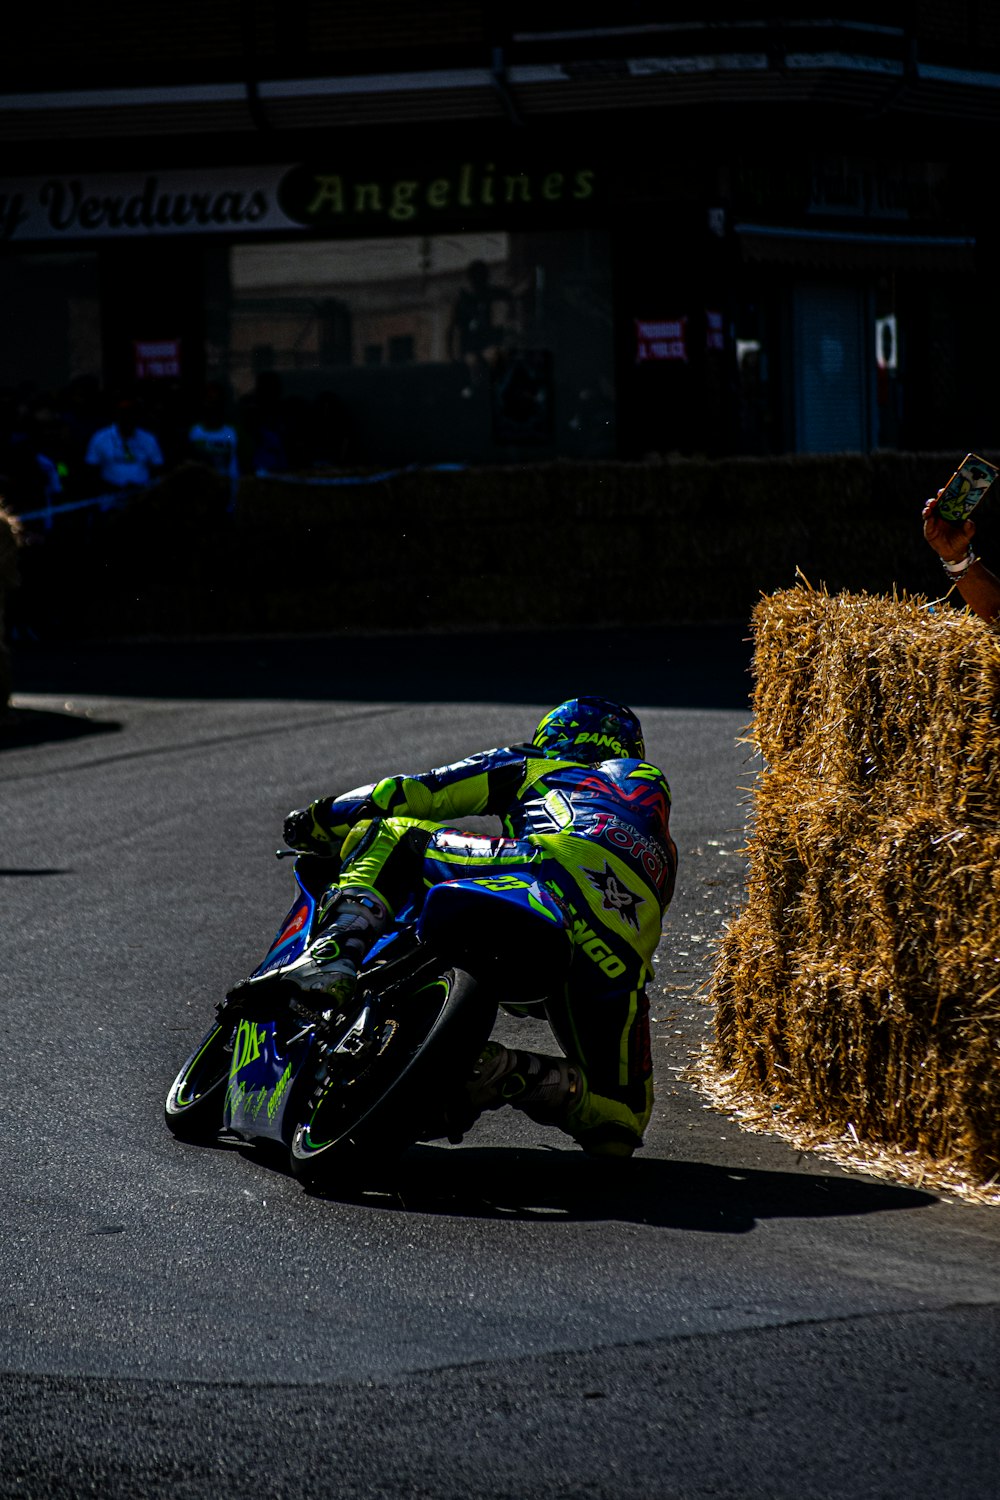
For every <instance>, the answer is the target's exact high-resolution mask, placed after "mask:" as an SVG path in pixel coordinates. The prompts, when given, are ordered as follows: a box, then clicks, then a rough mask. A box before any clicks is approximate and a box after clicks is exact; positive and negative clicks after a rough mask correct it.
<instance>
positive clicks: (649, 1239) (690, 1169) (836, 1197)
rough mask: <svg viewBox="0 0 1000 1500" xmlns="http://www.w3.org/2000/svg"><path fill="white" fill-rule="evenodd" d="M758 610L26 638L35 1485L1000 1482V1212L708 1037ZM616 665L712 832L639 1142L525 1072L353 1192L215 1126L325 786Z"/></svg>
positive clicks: (27, 1306) (739, 812)
mask: <svg viewBox="0 0 1000 1500" xmlns="http://www.w3.org/2000/svg"><path fill="white" fill-rule="evenodd" d="M740 634H741V633H740V632H738V631H737V632H733V631H728V630H725V629H722V628H720V629H718V630H714V631H712V630H707V631H703V632H659V633H656V634H655V635H650V634H649V633H646V634H645V635H644V636H642V637H633V636H632V635H631V634H629V633H628V632H624V631H622V632H602V633H596V632H595V633H594V634H592V635H589V636H585V637H581V636H568V635H567V636H560V637H549V638H539V639H533V638H530V637H520V638H489V637H482V638H477V639H464V638H458V637H449V638H440V639H439V640H436V641H428V642H423V643H421V650H420V662H419V663H417V662H415V661H412V660H410V661H407V660H406V655H407V652H409V654H410V656H411V657H415V656H416V654H417V653H416V650H415V649H414V643H408V642H403V641H390V640H381V641H363V640H352V639H350V638H348V637H341V638H340V639H338V640H335V641H328V642H296V643H285V644H284V645H281V644H279V643H270V644H262V643H256V642H244V643H236V644H234V645H231V646H228V647H213V648H207V647H204V646H201V647H198V646H194V645H190V646H182V647H172V648H169V649H165V648H162V647H155V646H146V647H142V648H140V647H133V648H127V649H126V648H117V649H111V648H108V649H104V650H101V649H98V648H93V647H86V648H84V647H81V648H79V649H74V648H71V647H62V648H59V647H55V646H51V647H35V648H31V649H28V648H23V649H22V650H21V651H20V652H19V653H18V656H17V659H16V662H15V669H16V685H17V697H16V699H15V704H16V710H17V711H16V714H15V717H14V722H13V723H12V724H11V725H10V726H8V728H7V730H6V734H5V738H4V740H3V749H2V751H0V805H2V809H3V817H2V824H0V827H2V830H3V833H2V845H0V889H2V892H3V895H4V897H5V900H4V913H5V921H4V929H3V930H4V938H5V940H4V943H3V948H2V950H0V970H2V974H3V987H2V999H0V1005H2V1014H3V1019H4V1027H5V1032H6V1037H7V1042H8V1046H7V1052H6V1061H5V1069H4V1081H3V1103H4V1108H3V1111H2V1114H0V1139H2V1157H0V1159H2V1160H3V1162H4V1167H5V1170H4V1181H5V1186H6V1199H5V1205H4V1207H5V1214H4V1224H3V1228H2V1230H0V1287H2V1289H3V1291H2V1294H0V1295H2V1298H3V1307H4V1317H3V1319H2V1322H0V1496H3V1497H7V1496H28V1497H39V1500H40V1497H42V1496H57V1497H60V1496H73V1497H76V1496H84V1495H87V1496H89V1495H96V1496H101V1497H111V1500H118V1497H121V1500H132V1497H146V1496H151V1497H159V1496H167V1495H169V1496H171V1497H172V1500H188V1497H191V1500H204V1497H208V1496H216V1495H225V1496H227V1497H233V1500H241V1497H243V1496H247V1497H249V1496H254V1497H257V1496H260V1497H271V1496H275V1497H278V1496H280V1497H284V1496H289V1497H292V1496H295V1497H300V1496H306V1495H310V1496H317V1497H323V1496H336V1497H340V1496H346V1497H354V1496H357V1497H369V1496H371V1497H376V1496H407V1497H410V1496H428V1497H442V1500H444V1497H455V1500H459V1497H470V1496H500V1497H508V1496H509V1497H511V1500H515V1497H516V1500H533V1497H536V1496H537V1497H542V1496H544V1497H546V1500H559V1497H565V1500H575V1497H588V1500H589V1497H605V1496H606V1497H609V1500H612V1497H613V1500H618V1497H625V1496H629V1497H636V1500H653V1497H675V1496H676V1497H701V1496H720V1497H728V1496H733V1497H736V1496H740V1497H745V1496H754V1497H756V1496H760V1497H769V1500H770V1497H784V1496H788V1497H792V1496H795V1497H799V1496H817V1497H819V1496H823V1497H826V1496H830V1497H833V1496H837V1497H839V1496H844V1497H868V1496H872V1497H875V1496H878V1497H895V1496H907V1497H911V1496H918V1497H919V1496H927V1497H931V1496H934V1497H948V1496H955V1497H959V1496H961V1497H963V1500H966V1497H979V1496H983V1497H987V1496H988V1497H993V1496H996V1495H997V1493H998V1489H1000V1484H998V1477H997V1475H998V1460H1000V1443H998V1436H997V1434H998V1432H1000V1421H998V1419H1000V1379H998V1371H1000V1320H998V1311H997V1309H998V1301H1000V1254H998V1250H1000V1215H998V1213H997V1211H996V1210H995V1209H989V1208H982V1207H974V1206H969V1205H963V1204H960V1203H952V1202H946V1201H944V1200H942V1199H941V1198H939V1197H936V1196H935V1195H934V1194H931V1193H922V1192H915V1191H912V1190H909V1189H906V1188H901V1187H896V1186H893V1185H891V1184H886V1183H884V1182H878V1181H875V1180H874V1179H871V1178H866V1177H863V1176H860V1175H852V1174H848V1173H844V1172H842V1171H840V1170H839V1169H837V1168H835V1167H833V1166H831V1165H830V1164H828V1163H825V1162H823V1161H821V1160H819V1159H816V1158H810V1157H807V1156H802V1157H800V1156H798V1155H796V1153H795V1152H793V1151H792V1150H791V1149H790V1148H789V1147H788V1146H786V1145H785V1144H783V1143H782V1142H781V1141H779V1140H777V1139H772V1138H769V1137H761V1136H752V1135H746V1134H742V1133H741V1132H740V1131H738V1130H737V1129H736V1128H735V1126H734V1125H733V1124H732V1123H731V1122H730V1121H729V1120H727V1119H726V1118H724V1117H723V1116H720V1115H719V1114H717V1113H715V1112H714V1111H712V1110H711V1109H708V1108H707V1107H706V1106H705V1104H704V1102H703V1101H702V1100H701V1099H700V1098H699V1097H698V1095H697V1094H695V1093H694V1092H693V1091H692V1090H691V1088H690V1086H689V1085H688V1084H687V1083H685V1082H684V1081H683V1079H682V1077H681V1072H680V1070H682V1069H683V1067H684V1064H685V1062H686V1060H687V1057H688V1055H689V1053H690V1050H691V1049H692V1047H694V1046H695V1045H696V1044H697V1042H698V1040H699V1038H700V1037H701V1036H702V1035H703V1034H704V1031H705V1028H706V1026H707V1024H708V1022H709V1017H708V1014H707V1011H706V1009H705V1007H704V1005H703V1004H701V1003H700V1002H699V989H700V986H701V985H702V984H703V983H704V981H705V980H706V978H707V976H708V974H709V972H710V967H711V953H712V941H713V939H714V937H715V936H716V935H717V934H718V932H719V929H720V925H721V923H722V922H723V921H724V920H725V918H726V916H727V914H728V913H730V912H732V911H733V910H734V908H735V906H736V905H737V903H738V901H739V899H740V892H741V888H742V881H743V878H744V866H743V861H742V859H741V857H740V855H739V853H738V850H739V846H740V841H741V835H742V828H743V820H744V816H745V811H746V809H745V792H744V791H743V790H742V789H741V788H744V787H745V786H746V784H747V781H748V779H749V775H750V773H751V771H752V766H750V765H748V763H747V761H746V754H747V752H746V750H745V747H743V746H741V745H740V744H739V743H738V737H739V735H740V733H741V731H742V729H743V728H744V726H745V724H746V722H747V717H748V711H747V706H746V693H747V688H748V679H747V677H746V666H747V647H746V643H745V642H743V641H742V640H741V639H740ZM373 681H374V682H376V683H377V691H376V690H374V689H371V688H368V689H367V690H366V684H370V683H371V682H373ZM591 690H596V691H603V692H612V693H617V695H618V696H620V697H622V698H625V699H626V700H628V701H631V702H632V704H633V706H635V707H637V708H638V709H640V711H641V712H642V717H643V721H644V724H645V727H646V731H647V744H648V747H649V753H650V757H651V758H653V759H656V760H659V761H660V763H661V764H663V765H664V766H665V768H666V769H667V770H668V774H669V776H670V780H671V783H672V786H673V791H674V803H675V811H674V818H673V830H674V834H675V837H676V839H677V842H678V845H679V848H680V852H681V872H680V878H679V885H678V893H677V896H676V898H675V902H674V905H673V907H672V909H671V913H670V915H669V918H668V923H667V929H666V935H665V938H664V941H663V944H662V946H661V950H660V955H659V960H658V973H657V980H656V985H655V991H654V994H653V1014H654V1018H655V1022H654V1049H655V1050H654V1055H655V1063H656V1069H657V1079H658V1097H657V1104H656V1108H655V1112H654V1117H653V1121H652V1125H651V1127H650V1130H649V1133H648V1136H647V1142H646V1146H645V1148H644V1150H643V1152H642V1153H641V1156H640V1157H639V1158H637V1159H636V1160H635V1161H634V1162H633V1163H632V1164H631V1166H630V1167H628V1168H626V1169H625V1170H623V1171H621V1172H620V1173H615V1172H611V1173H608V1172H606V1171H602V1170H600V1169H599V1168H598V1166H597V1164H594V1163H590V1162H588V1161H587V1160H586V1159H585V1158H584V1157H583V1156H582V1155H581V1154H580V1153H578V1152H577V1151H576V1150H575V1148H573V1147H572V1145H571V1144H569V1143H567V1142H565V1141H564V1139H563V1138H562V1137H559V1136H557V1135H555V1134H554V1133H552V1132H546V1131H544V1130H542V1129H540V1128H538V1127H536V1126H533V1125H532V1124H531V1123H530V1122H528V1121H526V1120H524V1119H523V1118H521V1117H520V1116H516V1115H513V1114H511V1113H509V1112H498V1113H496V1114H493V1115H490V1116H488V1117H486V1118H485V1119H484V1120H483V1121H482V1122H481V1123H480V1125H478V1126H477V1127H476V1130H475V1132H474V1133H473V1134H471V1135H470V1136H469V1137H467V1139H466V1142H465V1143H464V1144H463V1145H462V1146H461V1147H457V1148H456V1147H446V1146H427V1147H422V1148H419V1149H417V1150H415V1151H414V1152H413V1153H411V1155H410V1157H409V1158H408V1159H407V1161H406V1162H405V1163H404V1164H403V1166H402V1167H401V1169H400V1172H399V1174H398V1177H397V1179H396V1181H395V1182H394V1183H393V1184H391V1185H389V1186H387V1188H386V1190H385V1191H384V1192H382V1193H380V1194H377V1195H372V1196H371V1197H369V1198H368V1199H366V1200H365V1201H364V1202H362V1203H357V1204H341V1203H334V1202H328V1201H323V1200H320V1199H315V1198H310V1197H308V1196H306V1195H305V1194H303V1193H302V1191H301V1189H300V1188H299V1187H298V1185H297V1184H296V1183H295V1182H294V1181H293V1180H292V1179H291V1178H290V1177H288V1176H287V1175H285V1174H284V1173H283V1172H282V1171H281V1170H279V1169H278V1167H276V1165H275V1164H273V1163H266V1162H262V1161H259V1160H257V1159H256V1158H255V1157H254V1156H253V1154H252V1153H250V1152H249V1151H246V1150H243V1149H233V1148H229V1149H204V1148H197V1147H189V1146H183V1145H180V1144H179V1143H177V1142H175V1141H174V1140H173V1139H172V1137H170V1135H169V1134H168V1133H167V1132H166V1130H165V1128H164V1127H163V1124H162V1101H163V1096H164V1094H165V1092H166V1089H167V1087H168V1086H169V1083H170V1081H171V1079H172V1077H173V1074H174V1073H175V1071H176V1069H177V1067H178V1065H179V1063H180V1061H181V1060H182V1058H183V1057H184V1055H185V1054H186V1053H187V1051H188V1050H190V1047H191V1046H192V1045H193V1043H194V1042H195V1041H196V1039H197V1037H198V1036H199V1034H200V1033H201V1031H202V1030H203V1029H204V1026H205V1024H206V1023H207V1020H208V1018H209V1017H210V1014H211V1011H212V1007H213V1005H214V1003H215V1001H216V999H217V998H218V997H219V995H220V994H221V993H222V992H223V991H224V989H225V988H227V987H228V986H229V985H230V984H231V983H232V982H233V981H234V979H236V978H239V977H240V976H241V975H242V974H244V973H245V972H247V971H248V970H249V969H250V968H251V967H252V966H253V964H254V962H255V961H256V959H257V958H258V956H259V955H260V953H261V952H262V951H263V948H264V947H265V946H266V943H267V941H268V940H269V939H270V937H271V935H272V933H273V931H274V929H275V927H276V925H277V922H278V919H279V918H280V916H281V915H282V913H283V911H284V907H285V902H286V898H287V895H288V892H289V880H290V876H289V874H288V870H287V867H285V866H283V865H279V864H278V863H277V862H276V861H275V860H274V859H273V857H272V851H273V849H274V847H275V846H276V843H277V842H278V841H279V835H280V827H281V819H282V817H283V814H284V812H285V811H286V810H287V809H288V808H289V807H290V806H293V805H295V804H297V803H300V802H302V801H304V800H307V799H308V798H309V797H310V796H313V795H317V794H319V793H320V792H322V791H329V790H333V789H335V788H343V787H347V786H352V785H356V784H358V783H361V782H363V781H365V780H368V779H371V778H372V777H373V776H375V775H376V774H381V773H382V772H385V771H387V770H398V769H411V768H413V769H419V768H422V767H425V766H428V765H432V764H437V763H440V762H442V761H444V760H447V759H452V758H454V757H456V756H457V755H460V754H462V753H464V752H467V751H470V750H473V749H476V748H482V747H484V746H486V745H490V744H496V743H500V742H504V741H507V740H514V739H519V738H522V737H524V736H525V735H526V734H527V733H528V732H529V731H530V730H531V728H532V727H533V725H534V723H535V721H536V720H537V718H538V717H539V714H540V712H541V711H542V710H543V709H544V708H547V707H550V706H551V704H552V703H553V702H554V701H557V700H558V699H559V698H560V697H562V696H565V695H566V694H567V693H569V692H572V691H591ZM504 1024H505V1025H510V1026H513V1025H515V1024H516V1023H514V1022H505V1023H504ZM519 1034H520V1035H522V1036H523V1037H524V1039H525V1040H530V1038H531V1037H533V1036H535V1035H536V1033H535V1031H534V1028H533V1027H529V1031H528V1032H527V1033H524V1032H521V1033H519Z"/></svg>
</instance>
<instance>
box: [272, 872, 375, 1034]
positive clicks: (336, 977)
mask: <svg viewBox="0 0 1000 1500" xmlns="http://www.w3.org/2000/svg"><path fill="white" fill-rule="evenodd" d="M391 920H392V918H391V916H390V912H389V908H388V907H387V906H386V904H385V902H384V901H382V900H381V899H380V897H378V896H376V895H375V893H374V891H344V890H341V889H340V887H339V886H334V887H332V889H331V890H330V891H329V892H328V894H327V896H326V897H325V898H324V902H323V910H322V914H321V916H320V921H319V932H318V935H317V936H316V937H315V938H314V939H313V941H312V942H311V943H310V945H309V947H308V948H307V949H306V951H305V953H303V955H302V957H301V958H299V959H297V960H296V961H295V963H293V964H290V965H289V966H288V968H287V969H286V970H285V971H284V972H285V977H287V978H289V979H293V980H294V981H295V983H296V984H297V985H298V986H299V988H300V989H301V990H304V991H306V993H307V994H310V995H315V996H316V997H317V999H318V1000H320V1001H322V999H323V997H327V998H328V999H329V1002H330V1003H329V1005H327V1006H324V1008H323V1015H324V1017H325V1018H329V1017H330V1016H332V1015H335V1014H336V1012H337V1011H338V1010H344V1009H346V1007H347V1006H349V1005H350V1003H351V1001H352V1000H353V998H354V992H355V990H356V989H357V984H358V970H359V969H360V967H361V965H362V963H363V962H364V958H365V954H366V953H367V952H368V950H369V948H370V947H371V946H372V944H373V943H374V942H375V939H376V938H378V937H380V936H381V935H382V933H383V932H384V931H385V929H386V928H387V927H388V925H389V923H390V921H391Z"/></svg>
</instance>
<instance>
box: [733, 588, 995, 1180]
mask: <svg viewBox="0 0 1000 1500" xmlns="http://www.w3.org/2000/svg"><path fill="white" fill-rule="evenodd" d="M753 628H754V639H755V652H754V678H755V688H754V713H755V717H754V724H753V729H752V740H751V742H752V743H755V744H756V746H757V747H758V749H759V750H760V752H761V756H762V766H761V770H760V771H759V773H758V776H757V780H756V784H755V787H754V794H753V801H754V816H753V821H752V828H751V832H750V836H749V839H748V847H747V853H748V856H749V883H748V893H747V900H746V904H745V906H744V908H743V910H742V911H741V912H740V914H739V915H738V916H737V918H736V920H735V921H734V922H733V923H732V925H731V926H730V928H729V929H728V931H727V932H726V934H725V935H724V937H723V939H722V942H721V944H720V950H719V955H718V961H717V965H716V970H715V974H714V977H713V981H712V988H711V997H710V998H711V1000H712V1003H713V1004H714V1008H715V1043H714V1047H713V1051H712V1057H711V1060H710V1065H711V1067H712V1068H713V1069H714V1070H715V1080H716V1088H715V1093H716V1095H717V1096H718V1097H719V1098H721V1099H722V1100H723V1102H727V1103H728V1104H729V1105H731V1106H733V1107H736V1108H738V1109H740V1108H742V1110H743V1112H744V1113H745V1114H746V1116H747V1118H750V1117H751V1116H754V1115H755V1116H756V1118H757V1120H758V1123H759V1122H760V1121H761V1120H763V1119H765V1118H767V1119H768V1120H769V1121H770V1123H771V1128H773V1126H774V1124H775V1123H779V1124H781V1123H787V1125H788V1130H790V1131H793V1132H794V1131H796V1130H797V1131H798V1134H799V1137H800V1138H804V1137H805V1135H810V1136H811V1137H812V1138H813V1139H817V1138H819V1137H824V1138H832V1139H833V1140H836V1139H837V1138H838V1137H842V1138H844V1139H846V1140H849V1141H850V1142H852V1143H853V1144H854V1145H856V1146H858V1147H859V1148H864V1147H865V1146H866V1145H867V1146H868V1147H870V1148H872V1150H873V1151H874V1152H876V1153H877V1151H878V1150H879V1149H882V1148H885V1149H886V1150H888V1151H889V1152H890V1153H895V1158H896V1160H897V1162H898V1161H899V1160H901V1159H902V1157H903V1156H906V1157H907V1159H908V1160H909V1161H910V1162H911V1164H912V1163H916V1164H917V1169H918V1171H919V1173H920V1175H921V1176H922V1177H923V1178H924V1179H925V1180H928V1181H930V1180H932V1178H933V1175H934V1173H935V1171H937V1172H938V1176H939V1178H940V1174H941V1171H944V1172H945V1173H946V1175H947V1177H948V1181H949V1183H950V1185H952V1186H954V1185H955V1181H956V1176H957V1178H958V1179H959V1181H960V1184H965V1185H966V1186H968V1187H970V1188H971V1189H973V1190H975V1189H977V1188H979V1189H981V1188H982V1186H983V1184H989V1182H990V1181H991V1180H992V1179H997V1177H998V1174H1000V880H998V875H1000V636H998V635H997V634H996V633H994V632H993V631H991V630H990V629H988V628H987V627H986V626H985V625H984V624H983V622H982V621H980V620H978V619H976V618H975V617H973V616H971V615H969V614H967V613H965V612H959V611H957V610H953V609H952V608H951V607H950V606H947V605H946V606H941V605H937V606H935V607H933V608H930V607H928V606H927V605H926V603H925V602H923V601H920V600H915V599H909V598H891V599H890V598H885V597H879V596H868V595H846V594H844V595H837V596H834V597H831V596H829V595H827V594H825V593H818V592H816V591H814V590H812V589H811V588H809V587H808V586H806V587H799V588H795V589H791V590H787V591H785V592H782V593H778V594H774V595H772V596H770V597H767V598H764V599H762V600H761V601H760V603H759V604H758V606H757V608H756V609H755V611H754V617H753ZM720 1079H724V1080H725V1087H724V1088H721V1089H720V1087H719V1080H720ZM778 1117H780V1119H778ZM785 1133H788V1131H786V1132H785ZM910 1175H911V1176H912V1175H913V1174H912V1173H910Z"/></svg>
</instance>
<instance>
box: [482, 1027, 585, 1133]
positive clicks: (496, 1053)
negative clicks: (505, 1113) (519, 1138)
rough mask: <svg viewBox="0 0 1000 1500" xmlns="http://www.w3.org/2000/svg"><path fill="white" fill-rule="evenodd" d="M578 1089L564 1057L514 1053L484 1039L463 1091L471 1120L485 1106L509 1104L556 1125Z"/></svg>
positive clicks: (574, 1071)
mask: <svg viewBox="0 0 1000 1500" xmlns="http://www.w3.org/2000/svg"><path fill="white" fill-rule="evenodd" d="M579 1090H580V1073H579V1070H578V1069H577V1068H574V1067H573V1066H572V1064H571V1063H568V1062H567V1061H566V1059H565V1058H564V1057H546V1056H544V1054H542V1053H539V1052H521V1051H517V1052H515V1051H514V1050H512V1049H511V1048H510V1047H504V1046H503V1045H502V1043H500V1042H487V1043H486V1046H485V1047H484V1048H483V1050H482V1052H481V1053H480V1054H479V1057H478V1058H477V1060H476V1065H475V1067H474V1068H473V1070H472V1077H471V1078H470V1079H469V1080H468V1081H467V1083H466V1084H465V1087H464V1089H463V1091H462V1092H463V1096H464V1101H465V1102H466V1103H467V1105H468V1107H469V1110H470V1111H472V1112H473V1119H475V1118H477V1117H478V1116H479V1115H480V1114H481V1113H482V1112H483V1110H484V1109H499V1108H500V1107H501V1106H502V1105H504V1104H512V1105H513V1106H514V1108H515V1109H522V1110H524V1113H525V1114H526V1115H529V1116H530V1118H531V1119H533V1120H537V1121H538V1123H539V1124H542V1125H559V1124H560V1123H561V1121H562V1120H564V1119H565V1117H566V1115H567V1114H568V1113H569V1111H570V1110H571V1109H572V1107H573V1103H574V1101H575V1100H576V1097H577V1095H578V1093H579ZM470 1123H471V1121H470ZM466 1129H468V1126H466Z"/></svg>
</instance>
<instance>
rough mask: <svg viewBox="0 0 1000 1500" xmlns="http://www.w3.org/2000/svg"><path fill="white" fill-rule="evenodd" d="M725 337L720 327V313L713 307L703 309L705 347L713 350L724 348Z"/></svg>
mask: <svg viewBox="0 0 1000 1500" xmlns="http://www.w3.org/2000/svg"><path fill="white" fill-rule="evenodd" d="M725 347H726V337H725V333H724V332H723V327H722V314H721V313H720V312H716V311H715V310H714V309H713V308H706V309H705V348H706V349H709V350H712V351H713V352H715V351H718V350H722V349H725Z"/></svg>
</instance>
